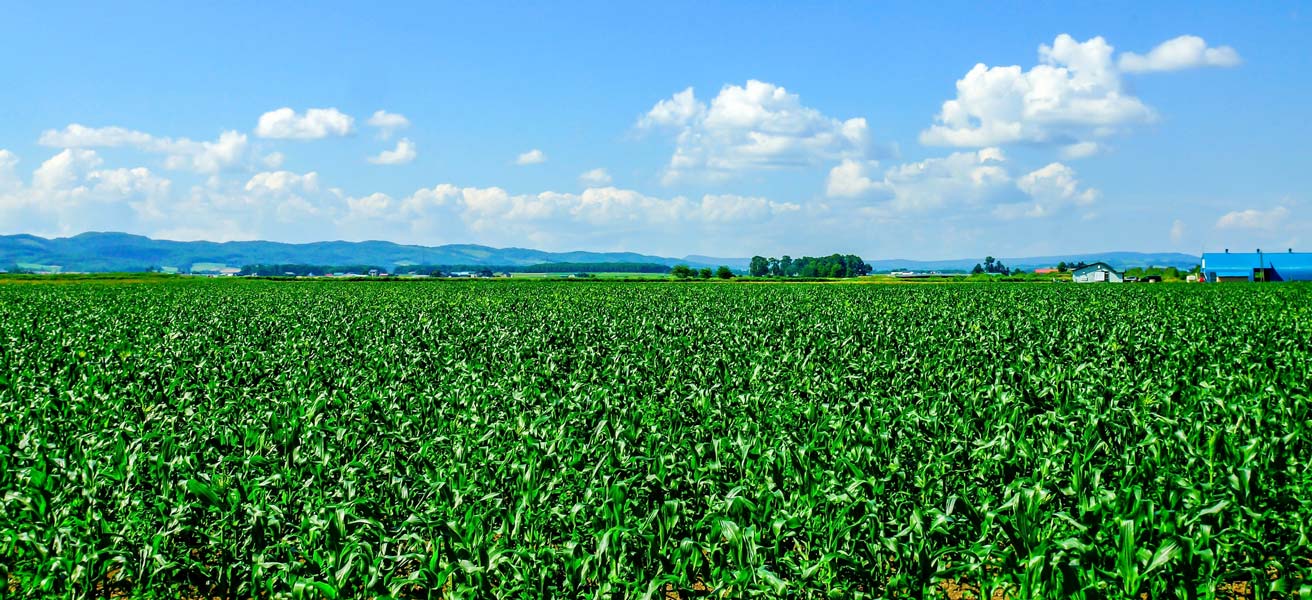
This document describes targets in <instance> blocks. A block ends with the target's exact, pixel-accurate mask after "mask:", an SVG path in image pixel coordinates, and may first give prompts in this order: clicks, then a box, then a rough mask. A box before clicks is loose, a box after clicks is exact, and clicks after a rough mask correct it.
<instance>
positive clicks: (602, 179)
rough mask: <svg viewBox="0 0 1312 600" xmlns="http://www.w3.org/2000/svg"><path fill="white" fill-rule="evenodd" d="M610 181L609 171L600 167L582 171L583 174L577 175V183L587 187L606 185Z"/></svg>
mask: <svg viewBox="0 0 1312 600" xmlns="http://www.w3.org/2000/svg"><path fill="white" fill-rule="evenodd" d="M610 181H611V179H610V173H607V172H606V169H601V168H597V169H592V170H590V171H584V172H583V174H581V175H579V183H582V184H583V185H585V186H589V187H594V186H599V185H607V184H609V183H610Z"/></svg>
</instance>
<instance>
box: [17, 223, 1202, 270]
mask: <svg viewBox="0 0 1312 600" xmlns="http://www.w3.org/2000/svg"><path fill="white" fill-rule="evenodd" d="M838 250H839V249H836V251H838ZM981 260H982V259H981V258H962V259H955V260H932V261H924V260H900V259H898V260H883V259H881V260H871V259H870V258H869V257H866V262H868V263H870V265H871V266H872V267H874V269H875V270H876V271H889V270H897V269H906V270H915V271H930V270H934V271H954V270H956V271H967V270H970V268H971V267H973V266H975V263H978V262H981ZM999 260H1001V261H1002V262H1003V263H1004V264H1006V265H1007V266H1008V267H1020V268H1023V269H1034V268H1038V267H1051V266H1054V265H1056V264H1057V263H1058V262H1061V261H1065V262H1068V263H1073V262H1077V261H1081V260H1083V261H1085V262H1095V261H1103V262H1106V263H1108V264H1111V265H1112V266H1114V267H1117V268H1121V269H1127V268H1130V267H1146V266H1160V267H1179V268H1189V267H1192V266H1194V265H1196V264H1198V257H1196V256H1190V255H1188V254H1179V253H1141V252H1096V253H1089V254H1069V255H1061V256H1038V257H1028V258H1007V257H1001V258H999ZM600 262H608V263H617V262H623V263H659V264H664V265H670V266H673V265H676V264H687V265H689V266H693V267H716V266H718V265H727V266H729V267H731V268H733V269H738V270H743V269H746V268H747V266H748V264H749V263H750V259H748V258H717V257H713V256H698V255H691V256H685V257H683V258H669V257H663V256H652V255H648V254H638V253H634V252H544V251H542V250H531V249H526V248H491V247H488V246H478V245H473V244H448V245H444V246H410V245H403V244H395V243H392V242H382V241H368V242H340V241H339V242H314V243H309V244H285V243H281V242H262V241H249V242H222V243H220V242H175V241H169V240H154V239H151V238H148V237H143V236H139V235H130V234H126V233H101V232H90V233H83V234H80V235H75V236H72V237H66V238H54V239H47V238H43V237H38V236H34V235H6V236H0V268H11V267H13V266H19V267H22V268H39V267H40V266H57V267H59V268H60V269H61V270H63V271H88V272H105V271H146V270H150V269H158V268H161V267H172V268H176V269H179V270H181V271H183V272H186V271H188V270H190V269H192V267H193V265H205V266H206V267H210V268H212V267H214V266H227V267H242V266H245V265H255V264H266V265H267V264H306V265H325V266H338V265H376V266H380V267H385V268H386V267H392V266H398V265H416V264H417V265H486V266H505V267H513V266H524V265H536V264H542V263H600Z"/></svg>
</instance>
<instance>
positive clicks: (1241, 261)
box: [1202, 249, 1312, 283]
mask: <svg viewBox="0 0 1312 600" xmlns="http://www.w3.org/2000/svg"><path fill="white" fill-rule="evenodd" d="M1202 273H1203V277H1204V281H1207V282H1208V283H1220V282H1227V281H1312V252H1294V251H1293V250H1292V249H1291V250H1289V251H1287V252H1262V251H1261V250H1258V251H1257V252H1230V251H1229V250H1226V251H1225V252H1205V253H1203V266H1202Z"/></svg>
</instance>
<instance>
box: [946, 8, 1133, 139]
mask: <svg viewBox="0 0 1312 600" xmlns="http://www.w3.org/2000/svg"><path fill="white" fill-rule="evenodd" d="M1112 52H1113V49H1112V46H1111V45H1110V44H1108V43H1107V42H1106V40H1104V39H1103V38H1101V37H1095V38H1091V39H1089V40H1086V41H1084V42H1079V41H1076V40H1075V39H1074V38H1072V37H1071V36H1069V35H1066V34H1064V33H1063V34H1061V35H1059V36H1057V38H1056V39H1055V40H1054V41H1053V43H1052V45H1051V46H1049V45H1047V44H1044V45H1041V46H1040V47H1039V59H1040V64H1038V65H1035V66H1034V67H1032V68H1030V69H1029V70H1023V69H1021V67H1019V66H1007V67H989V66H987V65H984V64H977V65H975V67H974V68H972V69H971V70H970V72H968V73H966V76H965V77H963V78H961V79H960V80H958V81H957V97H956V98H954V99H952V100H948V101H947V102H944V103H943V107H942V109H941V110H940V111H939V114H938V117H937V119H936V120H937V121H938V122H937V123H936V124H934V125H933V126H931V127H930V128H929V129H926V130H925V131H923V132H921V134H920V140H921V142H922V143H925V144H930V145H940V146H989V145H997V144H1007V143H1014V142H1059V143H1068V144H1070V143H1077V142H1080V141H1086V139H1087V138H1088V137H1090V136H1093V135H1100V134H1106V133H1109V132H1112V131H1115V130H1117V129H1118V128H1122V127H1125V126H1128V125H1131V124H1135V123H1143V122H1147V121H1151V120H1153V119H1154V118H1155V115H1154V112H1153V111H1152V109H1150V108H1149V107H1148V106H1147V105H1145V104H1144V103H1143V102H1142V101H1140V100H1139V99H1138V98H1136V97H1134V96H1133V95H1130V94H1129V93H1127V92H1126V91H1125V90H1124V88H1123V86H1122V83H1121V78H1120V74H1119V73H1118V72H1117V70H1116V67H1115V65H1114V64H1113V63H1112Z"/></svg>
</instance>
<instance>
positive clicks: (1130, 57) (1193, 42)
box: [1120, 35, 1242, 73]
mask: <svg viewBox="0 0 1312 600" xmlns="http://www.w3.org/2000/svg"><path fill="white" fill-rule="evenodd" d="M1240 62H1242V61H1241V60H1240V58H1239V53H1238V52H1236V51H1235V49H1234V48H1231V47H1230V46H1218V47H1215V48H1211V47H1208V45H1207V42H1206V41H1205V40H1203V38H1200V37H1198V36H1196V35H1182V36H1180V37H1177V38H1173V39H1170V40H1167V41H1165V42H1162V43H1161V44H1158V45H1157V47H1155V48H1153V49H1152V50H1150V51H1149V52H1148V54H1146V55H1141V54H1135V53H1133V52H1126V53H1124V54H1121V58H1120V66H1121V70H1122V71H1125V72H1126V73H1150V72H1153V71H1179V70H1182V69H1196V68H1199V67H1235V66H1238V65H1239V63H1240Z"/></svg>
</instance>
